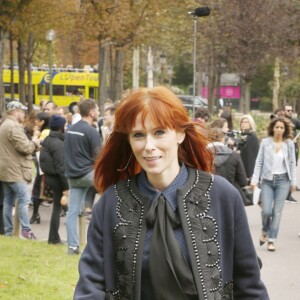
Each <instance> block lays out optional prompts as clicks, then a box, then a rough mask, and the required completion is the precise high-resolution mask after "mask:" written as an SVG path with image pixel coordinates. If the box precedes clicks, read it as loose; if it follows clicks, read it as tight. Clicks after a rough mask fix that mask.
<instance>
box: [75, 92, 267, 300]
mask: <svg viewBox="0 0 300 300" xmlns="http://www.w3.org/2000/svg"><path fill="white" fill-rule="evenodd" d="M208 143H209V140H208V139H207V138H206V137H205V136H204V135H203V134H202V133H201V131H200V130H199V128H198V125H197V124H196V123H193V122H192V121H191V120H190V119H189V116H188V114H187V112H186V110H185V108H184V106H183V104H182V103H181V101H180V100H179V99H178V98H177V97H176V95H174V94H173V93H172V92H171V91H169V90H168V89H166V88H164V87H155V88H153V89H146V88H142V89H140V90H138V91H135V92H133V93H132V94H131V95H129V96H127V97H126V98H125V99H124V100H123V101H122V102H121V104H120V105H119V107H118V108H117V111H116V114H115V125H114V128H113V132H112V133H111V135H110V136H109V138H108V140H107V141H106V144H105V146H104V148H103V149H102V152H101V153H100V155H99V157H98V159H97V161H96V166H95V186H96V188H97V189H98V191H99V192H101V193H103V195H102V197H101V199H100V200H99V201H98V203H97V204H96V205H95V207H94V209H93V216H92V220H91V223H90V226H89V230H88V242H87V246H86V248H85V250H84V252H83V254H82V256H81V259H80V263H79V272H80V278H79V281H78V283H77V286H76V289H75V294H74V299H103V300H104V299H143V300H147V299H151V300H152V299H227V297H228V298H231V297H233V296H234V298H236V299H246V298H247V299H269V298H268V294H267V291H266V289H265V286H264V284H263V283H262V281H261V280H260V271H259V265H258V261H257V256H256V252H255V249H254V246H253V243H252V239H251V235H250V231H249V227H248V224H247V218H246V214H245V210H244V207H243V202H242V200H241V197H240V195H239V193H238V191H237V190H236V189H235V188H234V187H233V186H231V185H230V184H229V183H228V182H227V181H226V180H225V179H223V178H222V177H219V176H213V175H212V174H211V172H212V167H213V156H212V153H211V152H210V150H209V149H208V148H207V144H208Z"/></svg>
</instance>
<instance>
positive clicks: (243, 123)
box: [240, 118, 251, 130]
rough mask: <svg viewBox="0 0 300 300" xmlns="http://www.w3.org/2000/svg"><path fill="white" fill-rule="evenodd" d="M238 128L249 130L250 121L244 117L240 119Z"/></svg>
mask: <svg viewBox="0 0 300 300" xmlns="http://www.w3.org/2000/svg"><path fill="white" fill-rule="evenodd" d="M240 129H241V130H249V129H251V126H250V122H249V121H248V119H247V118H244V119H242V120H241V123H240Z"/></svg>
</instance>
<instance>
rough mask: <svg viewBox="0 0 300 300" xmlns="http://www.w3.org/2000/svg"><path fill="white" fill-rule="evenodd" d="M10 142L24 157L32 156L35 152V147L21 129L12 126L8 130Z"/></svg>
mask: <svg viewBox="0 0 300 300" xmlns="http://www.w3.org/2000/svg"><path fill="white" fill-rule="evenodd" d="M9 138H10V141H11V142H12V144H13V145H14V148H15V149H16V150H17V151H18V152H19V153H22V154H24V155H28V154H32V153H33V152H34V150H35V145H34V143H33V142H31V141H30V140H29V139H28V138H27V136H26V134H25V132H24V130H23V128H22V127H20V126H13V127H12V128H11V129H10V135H9Z"/></svg>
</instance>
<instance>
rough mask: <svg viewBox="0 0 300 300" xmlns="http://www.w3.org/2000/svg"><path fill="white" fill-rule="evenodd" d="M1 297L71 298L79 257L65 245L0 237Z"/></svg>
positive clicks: (14, 299) (26, 299) (14, 298)
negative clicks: (73, 254) (67, 252)
mask: <svg viewBox="0 0 300 300" xmlns="http://www.w3.org/2000/svg"><path fill="white" fill-rule="evenodd" d="M0 245H1V259H0V270H1V275H0V299H6V300H10V299H13V300H32V299H47V300H52V299H53V300H57V299H66V300H67V299H72V298H73V293H74V288H75V285H76V282H77V279H78V271H77V266H78V260H79V256H78V255H75V256H68V255H67V254H66V250H67V249H66V247H65V246H55V245H48V244H47V243H46V242H38V241H28V240H26V241H25V240H21V239H18V238H11V237H0Z"/></svg>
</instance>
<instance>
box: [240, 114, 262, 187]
mask: <svg viewBox="0 0 300 300" xmlns="http://www.w3.org/2000/svg"><path fill="white" fill-rule="evenodd" d="M240 131H241V137H242V142H241V145H240V147H239V150H240V154H241V158H242V161H243V164H244V167H245V171H246V175H247V178H248V181H249V183H250V181H251V177H252V175H253V171H254V165H255V160H256V157H257V154H258V150H259V140H258V138H257V136H256V124H255V122H254V119H253V118H252V117H251V116H250V115H244V116H242V118H241V120H240Z"/></svg>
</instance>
